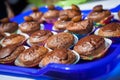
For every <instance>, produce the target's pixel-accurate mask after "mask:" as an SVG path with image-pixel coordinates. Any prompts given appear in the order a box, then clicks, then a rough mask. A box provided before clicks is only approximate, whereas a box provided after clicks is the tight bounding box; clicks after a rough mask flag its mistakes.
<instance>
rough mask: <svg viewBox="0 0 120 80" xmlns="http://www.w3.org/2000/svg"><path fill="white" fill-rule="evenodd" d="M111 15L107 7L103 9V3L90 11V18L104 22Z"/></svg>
mask: <svg viewBox="0 0 120 80" xmlns="http://www.w3.org/2000/svg"><path fill="white" fill-rule="evenodd" d="M109 16H111V12H110V11H109V10H107V9H103V6H102V5H97V6H95V7H93V10H92V11H91V12H90V13H89V15H88V19H92V20H93V21H94V22H100V23H101V22H103V21H104V20H105V19H107V18H108V17H109Z"/></svg>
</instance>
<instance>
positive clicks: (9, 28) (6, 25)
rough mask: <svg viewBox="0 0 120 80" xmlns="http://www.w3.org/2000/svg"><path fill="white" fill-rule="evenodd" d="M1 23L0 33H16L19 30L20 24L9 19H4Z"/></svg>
mask: <svg viewBox="0 0 120 80" xmlns="http://www.w3.org/2000/svg"><path fill="white" fill-rule="evenodd" d="M0 22H1V24H0V31H3V32H8V33H14V32H15V31H17V30H18V24H17V23H16V22H12V21H10V20H9V18H3V19H2V20H0Z"/></svg>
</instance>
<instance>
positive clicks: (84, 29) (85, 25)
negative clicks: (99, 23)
mask: <svg viewBox="0 0 120 80" xmlns="http://www.w3.org/2000/svg"><path fill="white" fill-rule="evenodd" d="M92 29H93V21H92V20H91V19H87V20H84V21H78V22H73V21H71V22H69V26H67V30H68V31H70V32H73V33H77V34H87V33H90V32H91V31H92Z"/></svg>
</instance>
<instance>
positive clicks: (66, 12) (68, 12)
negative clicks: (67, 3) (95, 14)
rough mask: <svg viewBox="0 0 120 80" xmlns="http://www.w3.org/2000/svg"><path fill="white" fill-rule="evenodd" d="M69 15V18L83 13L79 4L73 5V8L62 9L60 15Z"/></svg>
mask: <svg viewBox="0 0 120 80" xmlns="http://www.w3.org/2000/svg"><path fill="white" fill-rule="evenodd" d="M62 15H68V17H69V18H73V17H74V16H77V15H81V11H80V9H79V7H78V6H77V5H74V4H73V5H72V9H66V10H62V11H60V16H62Z"/></svg>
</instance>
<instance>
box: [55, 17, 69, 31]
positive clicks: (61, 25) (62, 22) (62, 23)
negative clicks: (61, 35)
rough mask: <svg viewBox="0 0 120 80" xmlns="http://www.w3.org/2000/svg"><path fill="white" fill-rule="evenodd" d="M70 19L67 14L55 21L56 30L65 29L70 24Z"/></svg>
mask: <svg viewBox="0 0 120 80" xmlns="http://www.w3.org/2000/svg"><path fill="white" fill-rule="evenodd" d="M69 21H70V19H69V17H68V16H67V15H63V16H60V18H59V20H57V21H56V22H55V23H54V28H55V29H56V30H65V29H66V27H67V26H68V22H69Z"/></svg>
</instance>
